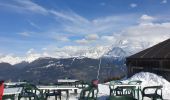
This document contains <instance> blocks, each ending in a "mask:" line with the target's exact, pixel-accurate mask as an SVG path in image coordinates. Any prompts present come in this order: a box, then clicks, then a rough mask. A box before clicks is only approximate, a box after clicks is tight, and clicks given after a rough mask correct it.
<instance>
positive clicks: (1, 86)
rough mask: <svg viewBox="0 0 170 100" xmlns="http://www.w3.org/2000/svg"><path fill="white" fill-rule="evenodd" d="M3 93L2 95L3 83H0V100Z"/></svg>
mask: <svg viewBox="0 0 170 100" xmlns="http://www.w3.org/2000/svg"><path fill="white" fill-rule="evenodd" d="M3 93H4V81H0V100H2V96H3Z"/></svg>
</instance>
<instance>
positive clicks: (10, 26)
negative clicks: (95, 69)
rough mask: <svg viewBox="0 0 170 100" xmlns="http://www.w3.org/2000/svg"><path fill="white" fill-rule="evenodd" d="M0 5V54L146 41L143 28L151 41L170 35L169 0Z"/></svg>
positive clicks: (19, 0)
mask: <svg viewBox="0 0 170 100" xmlns="http://www.w3.org/2000/svg"><path fill="white" fill-rule="evenodd" d="M0 8H1V9H0V13H1V14H0V54H14V55H21V56H22V55H25V54H27V53H29V52H30V51H34V52H36V53H48V52H52V51H53V52H54V51H55V50H58V49H60V50H63V49H62V48H65V47H75V48H77V47H82V48H83V46H84V47H94V46H99V45H100V46H102V45H110V44H112V43H113V42H114V41H113V40H114V39H123V40H124V39H126V40H127V39H132V38H133V39H136V40H138V39H139V38H142V39H143V40H148V41H149V39H148V38H147V34H148V33H149V34H150V35H149V37H154V38H153V39H152V41H151V40H150V42H153V41H158V40H160V38H161V39H165V38H169V35H170V33H169V32H170V31H169V26H170V25H169V21H170V2H169V1H168V0H0ZM147 25H149V27H148V26H147ZM167 27H168V28H167ZM155 29H157V31H154V30H155ZM153 32H154V33H153ZM139 33H140V34H139ZM160 36H163V38H162V37H160ZM55 52H56V51H55Z"/></svg>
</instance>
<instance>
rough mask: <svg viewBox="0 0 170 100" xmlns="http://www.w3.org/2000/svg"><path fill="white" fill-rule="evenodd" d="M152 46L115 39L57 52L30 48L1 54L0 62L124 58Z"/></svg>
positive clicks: (58, 49) (68, 47) (64, 48)
mask: <svg viewBox="0 0 170 100" xmlns="http://www.w3.org/2000/svg"><path fill="white" fill-rule="evenodd" d="M148 47H150V45H149V43H148V42H140V41H136V42H134V41H130V40H129V41H128V40H117V41H116V40H115V42H114V43H113V44H112V45H111V46H94V47H84V46H67V47H63V48H57V49H56V51H55V52H50V51H49V52H48V51H44V52H43V53H36V52H35V51H34V50H32V49H31V50H29V52H27V53H26V55H25V56H22V57H18V56H13V55H6V56H1V55H0V63H1V62H7V63H10V64H12V65H14V64H17V63H21V62H23V61H25V62H29V63H30V62H32V61H34V60H36V59H38V58H41V57H52V58H58V59H61V58H79V59H82V58H92V59H98V58H101V57H109V58H110V57H112V58H114V57H120V58H124V57H126V56H130V55H132V54H134V53H136V52H139V51H141V50H143V49H146V48H148Z"/></svg>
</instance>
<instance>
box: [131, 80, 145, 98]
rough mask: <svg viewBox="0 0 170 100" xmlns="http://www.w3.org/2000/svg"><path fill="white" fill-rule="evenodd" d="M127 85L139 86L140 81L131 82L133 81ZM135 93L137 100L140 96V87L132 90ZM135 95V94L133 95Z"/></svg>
mask: <svg viewBox="0 0 170 100" xmlns="http://www.w3.org/2000/svg"><path fill="white" fill-rule="evenodd" d="M128 84H130V85H141V84H142V81H140V80H133V81H129V82H128ZM134 90H135V93H137V98H138V99H139V98H140V97H139V96H140V94H141V92H142V89H141V86H138V87H137V88H134ZM135 95H136V94H135Z"/></svg>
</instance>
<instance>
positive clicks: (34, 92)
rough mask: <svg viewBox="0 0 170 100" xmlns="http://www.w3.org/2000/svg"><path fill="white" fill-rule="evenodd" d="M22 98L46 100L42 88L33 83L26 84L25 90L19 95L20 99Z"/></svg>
mask: <svg viewBox="0 0 170 100" xmlns="http://www.w3.org/2000/svg"><path fill="white" fill-rule="evenodd" d="M21 98H29V100H32V98H34V99H33V100H44V99H45V97H44V94H43V92H42V91H41V90H39V89H38V88H37V87H36V86H35V85H33V84H29V83H28V84H24V85H23V90H22V92H21V93H20V94H19V96H18V100H20V99H21Z"/></svg>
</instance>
